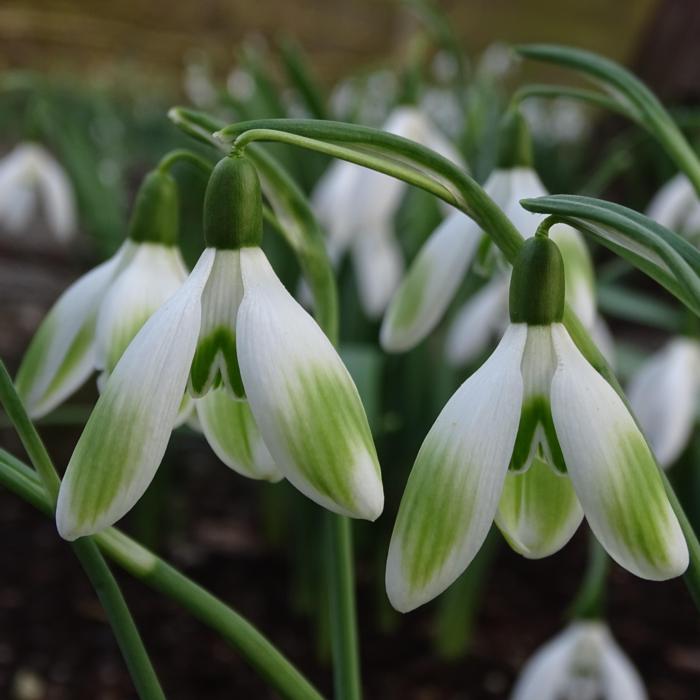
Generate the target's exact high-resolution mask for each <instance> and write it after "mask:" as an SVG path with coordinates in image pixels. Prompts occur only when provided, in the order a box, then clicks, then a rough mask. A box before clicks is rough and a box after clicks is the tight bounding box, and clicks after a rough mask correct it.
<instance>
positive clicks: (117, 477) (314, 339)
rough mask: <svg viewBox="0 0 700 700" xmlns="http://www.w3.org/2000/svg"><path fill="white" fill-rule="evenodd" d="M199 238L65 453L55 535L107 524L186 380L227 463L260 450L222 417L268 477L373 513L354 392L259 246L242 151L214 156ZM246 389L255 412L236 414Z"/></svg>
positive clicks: (151, 451) (150, 454)
mask: <svg viewBox="0 0 700 700" xmlns="http://www.w3.org/2000/svg"><path fill="white" fill-rule="evenodd" d="M204 234H205V239H206V242H207V247H206V248H205V250H204V252H203V253H202V255H201V257H200V259H199V261H198V262H197V264H196V266H195V268H194V269H193V271H192V273H191V274H190V276H189V278H188V279H187V281H186V282H185V284H184V285H183V286H182V287H180V289H179V290H178V291H177V292H176V293H175V294H174V295H173V296H172V297H171V298H170V300H169V301H168V302H167V303H166V304H165V305H163V306H162V307H161V308H160V309H159V310H158V311H157V312H156V313H155V314H154V315H153V316H151V318H150V319H149V320H148V321H147V322H146V324H145V325H144V326H143V328H142V329H141V330H140V332H139V333H138V334H137V335H136V337H135V338H134V340H133V341H132V342H131V344H130V345H129V347H128V348H127V349H126V352H125V353H124V354H123V355H122V357H121V359H120V360H119V362H118V363H117V366H116V367H115V369H114V371H113V372H112V374H111V376H110V378H109V380H108V382H107V385H106V387H105V389H104V391H103V393H102V395H101V396H100V398H99V400H98V402H97V405H96V406H95V409H94V411H93V413H92V415H91V416H90V418H89V420H88V423H87V425H86V427H85V430H84V432H83V434H82V435H81V437H80V440H79V441H78V444H77V446H76V448H75V451H74V452H73V456H72V457H71V459H70V463H69V464H68V469H67V471H66V476H65V478H64V480H63V483H62V485H61V490H60V494H59V498H58V507H57V513H56V520H57V524H58V530H59V532H60V533H61V535H62V536H63V537H65V538H66V539H74V538H76V537H79V536H81V535H86V534H90V533H94V532H97V531H99V530H101V529H102V528H105V527H107V526H109V525H110V524H112V523H113V522H115V521H116V520H118V519H119V518H120V517H121V516H123V515H124V514H125V513H127V512H128V511H129V509H130V508H131V507H132V506H133V505H134V503H135V502H136V501H137V500H138V499H139V498H140V496H141V495H142V494H143V492H144V491H145V489H146V488H147V486H148V484H149V483H150V482H151V480H152V479H153V476H154V474H155V472H156V470H157V468H158V465H159V463H160V461H161V460H162V458H163V454H164V452H165V449H166V446H167V444H168V441H169V439H170V433H171V431H172V429H173V426H174V424H175V421H176V418H177V414H178V411H179V406H180V404H181V401H182V397H183V395H184V393H185V390H186V389H187V387H188V386H189V391H190V393H191V394H193V395H194V396H195V397H198V398H197V401H196V406H197V416H198V419H199V422H200V424H201V427H202V430H203V432H204V434H205V436H206V437H207V439H208V440H209V442H210V443H212V445H213V446H214V449H215V450H216V451H217V454H219V455H220V456H221V455H223V456H224V457H225V458H227V459H229V461H230V462H231V465H233V464H235V463H236V461H237V460H238V461H240V460H241V459H242V458H241V456H240V454H241V452H242V451H245V452H246V454H245V455H244V458H245V459H247V460H248V462H249V463H252V462H257V461H258V460H259V457H260V455H258V456H257V457H256V456H255V455H253V454H252V449H255V450H258V451H260V450H262V448H263V446H262V445H260V444H258V446H257V447H254V448H252V449H249V448H248V447H247V446H242V445H240V444H231V443H232V442H233V441H232V440H231V438H230V436H229V435H228V432H229V431H230V430H231V427H232V425H234V424H235V423H236V422H238V423H241V422H243V423H244V424H245V425H247V426H251V425H253V426H257V428H256V429H257V430H259V434H260V436H261V438H262V442H263V443H264V446H265V447H266V448H267V450H269V454H270V455H271V460H272V461H273V463H274V464H273V465H272V467H271V476H273V475H274V474H277V473H279V474H280V475H284V476H285V477H286V478H287V479H288V480H289V481H290V482H292V484H294V485H295V486H296V487H297V488H298V489H299V490H300V491H302V492H303V493H305V494H306V495H307V496H309V497H310V498H312V499H313V500H315V501H316V502H318V503H319V504H321V505H322V506H324V507H326V508H328V509H330V510H332V511H334V512H337V513H341V514H343V515H349V516H353V517H361V518H367V519H369V520H374V519H375V518H377V517H378V515H379V514H380V512H381V510H382V507H383V500H384V495H383V490H382V483H381V474H380V471H379V465H378V462H377V455H376V452H375V448H374V443H373V440H372V436H371V433H370V429H369V425H368V423H367V418H366V416H365V412H364V409H363V407H362V403H361V401H360V397H359V395H358V392H357V389H356V387H355V384H354V383H353V381H352V379H351V378H350V374H349V373H348V371H347V369H346V368H345V366H344V365H343V363H342V361H341V360H340V357H339V356H338V354H337V352H336V351H335V349H334V348H333V346H332V344H331V343H330V341H329V340H328V338H327V337H326V336H325V335H324V333H323V331H322V330H321V329H320V328H319V327H318V325H317V324H316V322H315V321H314V320H313V319H312V318H311V316H309V314H307V312H306V311H304V309H303V308H302V307H301V306H300V305H299V304H298V303H297V302H296V301H295V300H294V298H293V297H292V296H291V295H290V294H289V293H288V292H287V290H286V289H285V288H284V286H283V285H282V283H281V282H280V280H279V279H278V278H277V276H276V275H275V273H274V271H273V269H272V267H271V266H270V263H269V262H268V260H267V258H266V257H265V254H264V253H263V251H262V250H261V249H260V247H259V245H260V240H261V236H262V200H261V194H260V183H259V180H258V176H257V173H256V172H255V169H254V168H253V166H252V165H251V164H250V163H249V161H247V160H245V159H244V158H243V157H241V156H236V157H233V156H232V157H227V158H224V159H223V160H222V161H220V162H219V164H218V165H217V166H216V168H215V169H214V171H213V173H212V176H211V178H210V181H209V185H208V187H207V192H206V197H205V205H204ZM222 392H224V393H222ZM244 396H245V397H246V398H247V401H248V406H249V409H250V414H251V416H252V419H253V420H254V422H253V421H251V420H250V418H251V416H247V415H245V414H244V413H243V412H242V411H241V410H239V405H238V404H237V402H236V399H241V398H243V397H244ZM275 465H276V466H275ZM244 466H245V465H244ZM272 470H274V471H272ZM241 471H242V470H241Z"/></svg>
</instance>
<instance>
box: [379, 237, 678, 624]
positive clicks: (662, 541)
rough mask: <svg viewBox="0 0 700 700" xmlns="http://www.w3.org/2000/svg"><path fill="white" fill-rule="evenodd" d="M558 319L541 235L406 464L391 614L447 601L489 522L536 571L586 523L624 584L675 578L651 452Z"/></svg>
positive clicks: (527, 248)
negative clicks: (485, 341)
mask: <svg viewBox="0 0 700 700" xmlns="http://www.w3.org/2000/svg"><path fill="white" fill-rule="evenodd" d="M534 281H537V283H535V282H534ZM563 312H564V267H563V261H562V259H561V254H560V253H559V251H558V248H557V246H556V244H555V243H553V242H552V241H551V240H549V239H547V238H546V237H543V236H541V235H538V236H536V237H535V238H531V239H529V240H528V241H526V242H525V244H524V246H523V249H522V251H521V253H520V255H519V257H518V259H517V260H516V263H515V266H514V268H513V274H512V278H511V284H510V320H511V322H510V324H509V326H508V328H507V330H506V332H505V334H504V336H503V338H502V340H501V342H500V343H499V345H498V347H497V348H496V350H495V351H494V352H493V354H492V355H491V356H490V357H489V359H488V360H487V361H486V362H485V363H484V364H483V365H482V366H481V368H480V369H479V370H477V372H475V373H474V374H473V375H472V376H471V377H469V379H467V381H466V382H465V383H464V384H462V386H461V387H460V388H459V389H458V390H457V391H456V393H455V394H454V395H453V396H452V398H451V399H450V400H449V401H448V403H447V405H446V406H445V407H444V409H443V410H442V412H441V413H440V415H439V416H438V418H437V420H436V421H435V423H434V425H433V427H432V428H431V429H430V431H429V433H428V435H427V437H426V439H425V441H424V442H423V445H422V447H421V448H420V451H419V453H418V456H417V458H416V462H415V464H414V466H413V470H412V472H411V475H410V477H409V480H408V484H407V486H406V490H405V492H404V495H403V498H402V501H401V506H400V508H399V513H398V517H397V520H396V524H395V527H394V532H393V535H392V539H391V544H390V547H389V555H388V561H387V570H386V587H387V592H388V595H389V600H390V601H391V603H392V605H393V606H394V607H395V608H396V609H397V610H400V611H402V612H405V611H408V610H412V609H413V608H416V607H418V606H419V605H422V604H423V603H425V602H427V601H429V600H431V599H432V598H434V597H435V596H437V595H438V594H439V593H441V592H442V591H443V590H445V589H446V588H447V587H448V586H449V585H450V584H451V583H452V582H453V581H454V580H455V579H456V578H457V577H458V576H459V575H460V574H461V573H462V572H463V571H464V570H465V568H466V567H467V566H468V565H469V563H470V562H471V560H472V559H473V558H474V556H475V555H476V553H477V552H478V550H479V549H480V547H481V545H482V543H483V541H484V539H485V537H486V535H487V533H488V531H489V529H490V527H491V524H492V522H493V521H494V519H495V521H496V524H497V525H498V526H499V528H500V529H501V530H502V532H503V533H504V535H505V537H506V539H507V540H508V542H509V544H510V545H511V546H512V547H513V549H515V550H516V551H517V552H519V553H521V554H523V555H524V556H526V557H530V558H539V557H544V556H547V555H549V554H551V553H553V552H556V551H557V550H558V549H560V548H561V547H562V546H563V545H564V544H565V543H566V542H568V540H569V539H570V538H571V536H572V535H573V533H574V532H575V531H576V529H577V528H578V526H579V524H580V522H581V519H582V517H583V514H584V513H585V516H586V519H587V520H588V524H589V525H590V527H591V529H592V530H593V532H594V534H595V535H596V537H597V538H598V540H599V541H600V542H601V544H602V545H603V546H604V547H605V549H606V550H607V552H608V554H609V555H610V556H611V557H612V558H613V559H614V560H615V561H617V562H618V563H619V564H620V565H621V566H624V567H625V568H626V569H628V570H629V571H631V572H632V573H634V574H636V575H638V576H640V577H642V578H647V579H652V580H663V579H667V578H671V577H673V576H678V575H680V574H681V573H682V572H683V571H684V570H685V569H686V567H687V565H688V549H687V545H686V542H685V539H684V537H683V534H682V532H681V529H680V526H679V524H678V521H677V519H676V516H675V514H674V512H673V510H672V508H671V505H670V503H669V501H668V498H667V496H666V493H665V491H664V487H663V484H662V481H661V476H660V473H659V471H658V468H657V467H656V464H655V462H654V458H653V456H652V454H651V452H650V450H649V447H648V446H647V444H646V442H645V441H644V438H643V436H642V434H641V432H640V431H639V429H638V428H637V425H636V424H635V422H634V419H633V418H632V416H631V415H630V413H629V411H628V410H627V408H626V406H625V404H624V402H623V401H622V399H621V398H620V396H618V394H617V393H616V392H615V390H614V389H613V388H612V387H611V386H610V385H609V384H608V383H607V382H606V381H605V379H603V377H602V376H601V375H600V374H598V372H597V371H596V370H595V369H594V368H593V367H592V366H591V365H590V364H589V363H588V361H587V360H586V359H585V358H584V357H583V355H582V354H581V352H580V351H579V350H578V348H577V347H576V345H575V344H574V342H573V340H572V339H571V337H570V336H569V334H568V332H567V330H566V328H565V327H564V325H563V324H562V323H561V320H562V315H563Z"/></svg>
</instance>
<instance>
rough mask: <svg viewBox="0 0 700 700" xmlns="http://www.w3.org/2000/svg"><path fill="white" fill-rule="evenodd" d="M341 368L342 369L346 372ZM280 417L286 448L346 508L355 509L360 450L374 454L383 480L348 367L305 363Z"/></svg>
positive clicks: (307, 476) (303, 470)
mask: <svg viewBox="0 0 700 700" xmlns="http://www.w3.org/2000/svg"><path fill="white" fill-rule="evenodd" d="M341 370H342V371H341ZM287 392H288V397H289V399H288V401H285V402H284V403H285V404H286V406H285V408H284V409H282V408H281V409H280V410H279V413H278V415H277V421H278V423H279V425H280V426H281V429H282V434H283V436H284V440H285V443H286V444H285V447H286V449H287V451H288V452H289V454H290V455H291V457H292V459H293V461H294V463H295V465H296V467H297V468H298V469H299V471H300V472H301V474H302V475H303V476H304V478H305V479H306V480H307V481H308V482H309V483H310V484H311V486H313V488H314V489H316V491H318V492H319V493H320V494H322V495H324V496H327V497H328V498H330V499H331V500H332V501H334V502H336V503H338V504H339V505H340V506H342V507H343V508H345V509H346V510H348V511H350V512H353V511H355V510H356V505H355V493H356V489H357V486H356V483H355V479H356V474H355V472H354V469H353V467H354V466H355V465H356V463H357V460H358V454H362V455H363V456H365V455H369V456H370V458H371V459H372V461H373V463H374V468H375V471H376V474H377V476H378V477H379V478H380V479H381V472H380V470H379V462H378V460H377V453H376V450H375V447H374V441H373V439H372V434H371V432H370V428H369V424H368V422H367V416H366V415H365V411H364V409H363V407H362V402H361V401H360V397H359V395H358V393H357V389H356V388H355V385H354V384H353V383H352V380H351V379H350V377H349V375H348V374H347V373H346V372H345V370H344V368H342V367H341V368H334V367H328V366H318V365H316V366H314V365H313V364H312V365H311V366H309V367H304V368H300V369H299V371H298V373H296V374H295V375H294V377H293V379H291V380H290V381H289V383H288V385H287Z"/></svg>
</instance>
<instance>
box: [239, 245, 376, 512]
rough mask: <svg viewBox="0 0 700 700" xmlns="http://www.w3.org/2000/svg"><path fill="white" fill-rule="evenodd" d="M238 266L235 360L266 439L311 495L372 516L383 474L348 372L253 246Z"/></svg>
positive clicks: (328, 505)
mask: <svg viewBox="0 0 700 700" xmlns="http://www.w3.org/2000/svg"><path fill="white" fill-rule="evenodd" d="M241 273H242V275H243V288H244V297H243V302H242V303H241V306H240V309H239V311H238V320H237V323H236V334H237V337H238V339H239V340H238V361H239V364H240V369H241V376H242V378H243V384H244V386H245V390H246V395H247V397H248V401H249V403H250V408H251V410H252V412H253V416H254V417H255V422H256V423H257V425H258V428H259V429H260V433H261V435H262V437H263V440H264V442H265V444H266V445H267V447H268V449H269V450H270V453H271V454H272V457H273V458H274V460H275V462H276V464H277V466H278V467H279V468H280V470H281V471H282V473H283V474H284V475H285V476H286V477H287V479H289V481H291V482H292V484H294V486H296V487H297V488H298V489H299V490H300V491H301V492H302V493H304V494H306V495H307V496H309V498H311V499H313V500H315V501H316V502H317V503H319V504H320V505H322V506H324V507H325V508H328V509H329V510H332V511H334V512H337V513H341V514H343V515H350V516H353V517H361V518H366V519H368V520H374V519H375V518H377V517H378V516H379V514H380V513H381V511H382V508H383V505H384V493H383V489H382V483H381V474H380V472H379V464H378V462H377V456H376V451H375V448H374V443H373V440H372V435H371V433H370V430H369V425H368V424H367V417H366V416H365V412H364V408H363V407H362V403H361V401H360V397H359V395H358V393H357V389H356V388H355V384H354V383H353V381H352V379H351V377H350V374H349V373H348V371H347V369H346V368H345V366H344V365H343V363H342V361H341V359H340V357H339V356H338V353H337V352H336V351H335V349H334V348H333V346H332V344H331V343H330V341H329V340H328V338H327V337H326V336H325V335H324V334H323V331H322V330H321V329H320V328H319V327H318V325H317V324H316V322H315V321H314V320H313V319H312V318H311V316H309V314H308V313H307V312H306V311H305V310H304V309H303V308H302V307H301V306H300V305H299V304H298V303H297V302H296V301H295V300H294V298H293V297H292V296H291V295H290V294H289V292H287V290H286V289H285V288H284V286H283V285H282V283H281V282H280V281H279V279H278V278H277V276H276V275H275V273H274V271H273V269H272V267H271V266H270V263H269V262H268V261H267V258H266V257H265V255H264V253H263V252H262V251H261V250H260V249H259V248H243V249H242V250H241Z"/></svg>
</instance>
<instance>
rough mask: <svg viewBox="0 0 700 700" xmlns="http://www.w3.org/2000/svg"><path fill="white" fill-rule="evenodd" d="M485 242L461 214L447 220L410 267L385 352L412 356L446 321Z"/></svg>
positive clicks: (388, 322) (388, 317)
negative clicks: (443, 321) (408, 352)
mask: <svg viewBox="0 0 700 700" xmlns="http://www.w3.org/2000/svg"><path fill="white" fill-rule="evenodd" d="M480 241H481V234H480V231H479V227H478V225H477V224H476V223H474V221H472V220H471V219H470V218H469V217H468V216H466V215H465V214H463V213H462V212H458V211H457V212H454V213H453V214H451V215H450V216H448V217H447V218H446V219H445V220H444V221H443V222H442V223H441V224H440V226H438V227H437V229H435V231H434V232H433V234H432V235H431V236H430V238H428V240H427V242H426V243H425V245H424V246H423V248H422V249H421V250H420V252H419V253H418V256H417V257H416V259H415V260H414V261H413V263H412V264H411V267H410V269H409V271H408V274H407V275H406V276H405V277H404V279H403V281H402V282H401V286H400V287H399V289H398V290H397V292H396V294H395V295H394V297H393V299H392V300H391V303H390V305H389V308H388V309H387V312H386V314H385V316H384V322H383V323H382V330H381V336H380V337H381V343H382V347H383V348H384V349H385V350H387V351H389V352H402V351H404V350H409V349H410V348H412V347H414V346H415V345H417V344H418V343H419V342H420V341H421V340H423V339H424V338H425V337H426V336H427V335H428V334H429V333H430V331H432V330H433V328H435V326H436V325H437V324H438V323H439V321H440V319H442V317H443V315H444V313H445V310H446V309H447V307H448V305H449V303H450V302H451V301H452V299H453V297H454V295H455V293H456V292H457V289H458V287H459V285H460V283H461V282H462V279H463V277H464V274H465V272H466V270H467V268H468V266H469V264H470V263H471V261H472V260H473V258H474V255H475V254H476V251H477V249H478V246H479V242H480Z"/></svg>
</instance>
